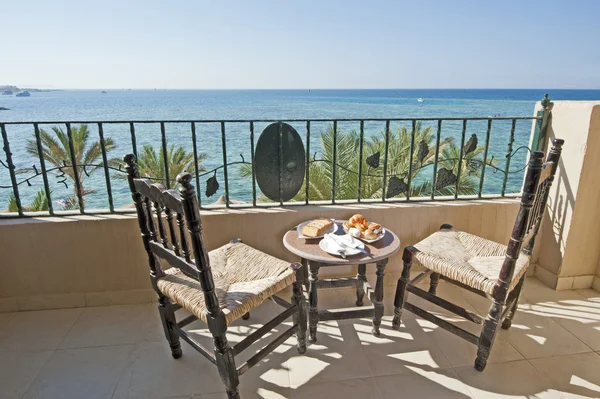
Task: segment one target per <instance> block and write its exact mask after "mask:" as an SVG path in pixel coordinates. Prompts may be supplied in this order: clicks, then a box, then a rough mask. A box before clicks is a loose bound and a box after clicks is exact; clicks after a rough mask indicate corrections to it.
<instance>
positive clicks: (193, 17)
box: [0, 0, 600, 89]
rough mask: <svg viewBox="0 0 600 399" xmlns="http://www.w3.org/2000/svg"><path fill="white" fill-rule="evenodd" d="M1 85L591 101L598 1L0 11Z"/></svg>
mask: <svg viewBox="0 0 600 399" xmlns="http://www.w3.org/2000/svg"><path fill="white" fill-rule="evenodd" d="M0 9H1V15H2V17H1V20H2V24H1V31H2V40H1V41H0V54H1V58H0V84H16V85H21V86H37V87H55V88H173V89H175V88H177V89H232V88H269V89H277V88H578V89H591V88H596V89H597V88H600V73H599V71H600V51H598V46H599V43H600V24H599V23H598V20H597V18H598V15H600V1H595V0H587V1H585V0H573V1H564V0H563V1H553V0H545V1H537V0H536V1H533V0H527V1H512V0H502V1H481V0H446V1H444V0H438V1H436V0H423V1H416V0H412V1H400V0H395V1H394V0H391V1H349V0H346V1H340V0H320V1H308V0H304V1H276V0H272V1H263V0H252V1H226V2H225V1H173V2H169V1H133V0H131V1H127V0H120V1H113V0H103V1H94V2H92V1H81V0H78V1H60V0H57V1H47V0H39V1H28V0H19V1H10V0H2V5H1V7H0Z"/></svg>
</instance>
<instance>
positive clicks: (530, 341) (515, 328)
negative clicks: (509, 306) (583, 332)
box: [500, 306, 592, 359]
mask: <svg viewBox="0 0 600 399" xmlns="http://www.w3.org/2000/svg"><path fill="white" fill-rule="evenodd" d="M500 334H502V335H503V337H505V338H506V339H508V341H509V342H510V343H511V344H512V345H513V346H514V347H515V348H516V349H517V350H518V351H519V352H520V353H521V354H522V355H523V356H525V358H526V359H535V358H541V357H551V356H559V355H569V354H574V353H583V352H590V351H591V350H592V349H591V348H590V347H588V346H587V345H585V344H584V343H583V342H581V341H580V340H579V339H578V338H577V337H575V336H574V335H573V334H571V333H570V332H569V331H567V330H566V329H565V328H563V327H562V326H561V325H560V324H558V323H557V322H555V321H554V320H552V318H551V317H548V316H547V315H543V314H542V315H540V314H539V313H538V312H536V311H535V310H533V309H532V308H531V307H527V306H521V307H520V309H519V312H517V314H516V315H515V318H514V319H513V322H512V327H511V328H510V330H508V331H501V332H500Z"/></svg>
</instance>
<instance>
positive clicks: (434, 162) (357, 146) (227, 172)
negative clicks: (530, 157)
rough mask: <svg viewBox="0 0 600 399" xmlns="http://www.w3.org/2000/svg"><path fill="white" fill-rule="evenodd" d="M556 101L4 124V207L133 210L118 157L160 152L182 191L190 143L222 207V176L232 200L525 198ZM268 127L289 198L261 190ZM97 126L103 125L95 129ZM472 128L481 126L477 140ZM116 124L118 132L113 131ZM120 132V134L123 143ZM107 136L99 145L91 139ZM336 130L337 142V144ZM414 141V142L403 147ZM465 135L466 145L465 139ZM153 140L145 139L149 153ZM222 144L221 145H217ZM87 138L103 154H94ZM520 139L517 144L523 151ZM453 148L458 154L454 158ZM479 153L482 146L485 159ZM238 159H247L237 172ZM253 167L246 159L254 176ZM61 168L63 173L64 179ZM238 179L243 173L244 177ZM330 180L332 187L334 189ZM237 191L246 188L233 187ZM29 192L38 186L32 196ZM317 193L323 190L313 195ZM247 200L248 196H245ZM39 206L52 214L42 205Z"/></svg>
mask: <svg viewBox="0 0 600 399" xmlns="http://www.w3.org/2000/svg"><path fill="white" fill-rule="evenodd" d="M547 104H548V103H547V102H546V104H544V111H543V112H542V113H540V114H538V115H537V116H535V117H481V118H473V117H471V118H460V117H449V118H387V119H385V118H384V119H379V118H378V119H334V120H331V119H310V120H307V119H288V120H270V119H256V120H158V121H155V120H153V121H150V120H131V121H58V122H57V121H38V122H0V130H1V133H2V140H3V144H4V147H3V150H4V155H5V162H4V161H0V163H1V165H2V166H3V167H0V201H1V202H0V211H1V210H2V209H5V208H6V207H7V206H8V208H9V212H7V211H3V212H1V213H0V216H1V217H24V216H40V215H42V216H43V215H68V214H73V213H80V214H84V213H85V214H88V213H89V214H95V213H120V212H132V211H133V209H130V208H127V207H126V205H127V204H128V203H129V197H128V195H127V190H126V184H125V181H124V180H122V181H121V180H120V179H121V178H120V177H119V175H120V174H124V170H123V169H122V168H121V166H119V162H118V161H117V156H118V158H120V157H121V156H122V155H124V154H125V153H129V152H131V153H133V154H134V155H136V157H137V158H138V159H139V160H140V162H145V163H149V162H150V161H152V162H153V164H152V165H153V167H154V170H159V171H160V173H159V174H160V176H157V175H154V176H146V177H148V178H152V179H154V180H156V181H158V182H161V183H162V184H164V185H165V186H166V187H167V188H173V187H172V186H174V185H175V184H176V183H175V180H174V176H172V174H173V172H174V171H173V170H171V169H177V168H179V167H181V165H182V164H181V163H179V164H178V163H177V162H176V161H177V159H175V158H176V156H175V155H176V154H175V155H174V153H175V152H176V151H177V150H178V148H179V146H181V148H182V149H183V153H180V154H179V155H181V154H184V155H185V157H184V158H185V159H187V160H189V161H185V162H183V164H185V166H187V168H188V169H191V171H193V173H194V175H195V184H196V186H197V192H198V197H199V198H198V199H199V204H200V206H201V207H202V208H206V207H211V206H216V205H210V204H208V201H209V199H210V198H211V197H212V196H213V195H215V194H216V193H217V192H219V191H220V190H221V186H220V184H219V179H222V181H223V189H222V191H221V192H222V193H223V197H222V199H223V201H222V204H221V206H223V207H263V206H282V205H284V206H287V205H301V204H315V203H316V204H324V203H330V204H335V203H340V202H343V203H348V202H354V203H361V202H371V201H381V202H388V201H390V202H395V201H433V200H440V201H441V200H457V199H458V200H460V199H477V198H502V197H515V196H518V195H519V192H520V186H521V182H522V173H523V172H522V171H523V169H524V167H525V162H526V157H527V154H526V152H527V151H524V150H525V149H528V148H527V146H528V143H529V142H530V136H531V135H532V134H533V135H534V138H533V142H534V146H536V147H539V146H540V145H542V146H543V142H544V141H543V140H544V138H545V129H546V128H547V125H548V123H547V121H548V117H549V111H548V109H547ZM531 123H533V127H534V129H533V130H532V125H531ZM263 124H278V126H279V132H280V139H279V141H278V143H279V144H278V145H279V149H278V150H277V151H278V153H275V152H274V153H273V156H274V157H277V159H278V162H279V164H278V165H279V166H278V168H279V170H278V171H274V176H275V177H274V178H273V180H272V181H271V182H270V183H272V184H278V185H279V193H280V194H279V198H266V197H265V196H264V195H263V194H262V193H261V192H259V190H257V173H256V167H255V166H256V165H257V162H259V161H260V160H259V159H255V151H256V140H255V136H257V135H258V134H256V135H255V129H257V128H259V130H261V131H262V129H260V126H262V125H263ZM84 125H85V126H86V130H87V132H88V133H87V134H88V135H87V136H86V137H83V136H84V135H83V134H82V133H81V132H80V131H78V130H77V129H79V128H81V127H82V126H84ZM284 125H286V126H287V125H289V126H295V129H296V130H297V131H298V132H299V133H300V135H301V140H302V142H303V145H304V148H302V151H304V153H302V154H301V155H302V159H303V163H304V164H305V165H303V166H302V167H303V168H304V170H303V172H302V179H303V183H302V188H301V189H300V190H298V192H297V193H295V195H294V196H293V199H292V200H289V201H287V200H286V201H284V200H283V197H284V194H285V193H283V191H284V190H283V189H282V187H283V186H282V179H284V178H285V175H284V172H285V168H286V167H289V165H287V166H286V165H283V163H284V159H285V156H286V155H285V154H284V144H283V139H282V138H281V137H283V136H282V135H283V134H284V133H283V130H284ZM342 125H343V126H342ZM424 125H426V126H425V128H424V127H423V126H424ZM46 126H50V127H54V128H56V130H55V131H54V136H53V135H52V133H48V132H47V131H45V130H44V129H43V127H46ZM318 126H321V131H320V136H319V135H315V133H318V130H319V129H318ZM90 127H93V128H94V129H95V130H97V136H95V137H94V138H92V136H93V132H92V130H91V129H92V128H90ZM367 127H368V128H367ZM62 128H64V129H65V130H64V131H62V130H61V129H62ZM518 128H520V130H519V129H518ZM394 129H396V130H395V131H396V132H397V135H396V134H395V133H394ZM403 129H404V130H403ZM469 129H471V131H470V132H471V133H472V134H471V137H470V138H468V139H467V133H468V132H469ZM108 130H110V131H111V132H112V133H110V135H111V136H110V137H109V133H107V131H108ZM13 131H14V132H13ZM156 131H158V132H159V140H160V145H159V146H157V147H158V148H159V151H158V154H157V153H156V152H154V154H155V155H156V156H154V157H153V156H152V155H148V154H147V153H148V152H150V154H152V150H150V147H148V145H149V144H148V143H150V142H151V139H150V136H151V135H152V134H150V133H153V134H154V133H156ZM424 131H426V132H425V133H423V132H424ZM28 132H31V133H28ZM59 132H62V133H59ZM140 132H141V133H142V134H141V135H140ZM327 132H329V133H327ZM403 132H404V133H403ZM61 134H62V136H61ZM327 134H330V136H331V137H328V136H327ZM402 134H404V136H402ZM424 135H425V136H424ZM444 135H446V137H444ZM113 137H116V138H118V139H119V140H118V141H115V140H114V138H113ZM217 137H218V139H217ZM423 137H425V138H423ZM9 138H10V140H9ZM26 138H27V140H26ZM51 139H52V140H54V142H52V141H51ZM96 139H97V142H95V143H92V144H90V141H92V140H96ZM316 139H320V140H321V142H316V141H317V140H316ZM329 139H331V140H332V145H331V146H329V147H328V141H327V140H329ZM404 139H406V145H405V146H404V147H402V148H400V147H401V144H400V142H401V141H402V140H404ZM417 139H419V140H420V141H418V142H417ZM82 140H83V141H85V140H87V142H82ZM11 141H12V142H11ZM232 141H233V143H232ZM382 141H383V142H382ZM244 142H245V143H246V144H243V143H244ZM456 142H460V145H459V147H456ZM502 142H504V144H501V143H502ZM143 143H146V144H144V146H143V148H142V150H141V151H140V144H143ZM348 143H350V144H348ZM402 143H404V142H403V141H402ZM433 143H435V144H433ZM479 143H483V144H482V145H479ZM13 144H14V145H13ZM156 144H158V143H156ZM170 144H171V146H169V145H170ZM219 144H220V147H221V148H220V153H218V152H216V151H215V147H216V146H218V145H219ZM85 145H87V149H88V150H89V151H92V152H93V154H92V155H94V156H92V155H89V156H87V154H88V153H85V154H84V153H83V149H84V148H83V147H84V146H85ZM173 145H177V146H176V147H174V146H173ZM341 145H345V146H348V145H349V146H350V147H349V148H350V149H351V150H352V151H348V148H345V150H344V152H343V153H340V151H341V150H340V146H341ZM431 145H433V148H431ZM56 146H58V147H59V148H55V147H56ZM515 146H517V147H518V148H517V149H514V147H515ZM16 147H18V149H17V148H16ZM153 148H154V147H152V149H153ZM190 148H191V150H190ZM328 148H330V150H328ZM536 149H537V148H536ZM375 150H377V151H375ZM529 150H531V149H529ZM190 151H191V154H190ZM247 151H249V154H248V153H247ZM285 151H290V150H289V149H285ZM452 151H454V155H450V154H453V153H452ZM244 152H246V153H247V156H246V157H247V158H248V161H247V160H246V157H244V154H243V153H244ZM381 152H383V154H381ZM233 153H235V154H237V153H239V155H240V158H241V161H239V160H232V158H231V155H228V154H233ZM356 153H358V154H356ZM475 153H477V154H478V155H477V156H474V155H473V154H475ZM313 154H314V155H313ZM317 154H320V155H321V156H320V157H318V156H317ZM36 155H37V156H36ZM179 155H178V156H179ZM517 155H518V157H517V158H518V164H517V165H515V163H516V162H517V161H515V160H514V159H513V158H515V156H517ZM146 156H148V157H149V158H148V159H146ZM381 156H382V158H383V165H382V166H381V165H380V159H381ZM60 158H62V159H60ZM236 158H237V155H236ZM498 160H500V161H501V162H498ZM186 162H187V163H186ZM38 166H39V168H38ZM145 166H148V165H145ZM205 166H206V167H205ZM234 167H238V168H240V169H239V170H238V172H237V173H236V171H235V170H234ZM243 168H246V169H245V170H246V173H245V174H244V173H242V169H243ZM3 170H4V172H2V171H3ZM96 170H101V171H103V175H104V176H101V177H100V176H98V174H97V173H95V171H96ZM486 170H487V171H488V173H486ZM142 174H144V173H143V168H142ZM490 174H493V175H494V177H493V178H491V177H490V176H491V175H490ZM511 174H514V175H515V176H517V177H516V179H517V180H516V182H514V183H511V184H512V186H511V187H508V186H509V180H510V175H511ZM244 175H245V176H247V177H246V178H247V180H245V179H246V178H244V177H243V176H244ZM52 176H54V178H55V179H56V180H55V181H54V182H53V181H52ZM498 176H499V177H498ZM39 177H41V185H42V188H41V189H39V190H38V193H40V196H41V198H43V197H45V199H44V201H42V206H41V207H40V206H39V205H40V204H39V201H38V203H37V204H36V205H37V206H29V205H27V204H24V199H25V200H30V199H31V198H33V196H34V193H35V191H32V190H35V187H34V183H37V182H36V180H37V179H38V178H39ZM205 177H208V179H207V180H206V182H205V183H204V186H205V187H204V188H205V191H204V193H203V192H202V189H201V187H202V182H203V180H204V178H205ZM90 179H91V180H93V187H91V188H85V187H84V185H83V184H82V183H83V182H84V181H85V183H86V185H87V184H88V180H90ZM232 179H234V180H235V181H234V182H233V183H232ZM465 179H468V187H469V188H468V190H466V194H465V192H461V187H463V186H464V185H465V184H466V183H465ZM489 179H491V180H489ZM259 183H260V182H259ZM37 184H38V185H39V183H37ZM232 184H234V185H233V186H232ZM328 184H330V185H331V186H330V187H328V188H327V189H325V190H324V189H323V188H324V186H326V185H328ZM69 185H71V187H70V186H69ZM317 185H319V186H318V187H317ZM377 185H379V186H380V187H376V186H377ZM102 186H103V187H102ZM57 187H59V188H60V190H59V191H61V192H62V194H60V193H59V194H58V195H57V196H62V197H68V198H67V199H63V200H61V202H60V203H61V206H62V207H63V209H62V210H60V209H57V208H56V198H54V197H55V191H56V190H58V189H57ZM507 187H508V188H507ZM25 188H27V190H25ZM99 189H103V190H104V192H105V194H102V196H104V199H102V204H106V205H107V206H104V205H102V206H100V205H97V204H98V203H100V201H101V198H100V197H99V196H100V194H98V190H99ZM233 189H235V191H236V192H235V193H233V194H234V195H233V196H232V190H233ZM69 190H72V192H69ZM349 190H354V193H355V194H349ZM25 191H28V192H27V193H26V194H25V195H24V192H25ZM315 192H318V193H319V194H318V195H313V193H315ZM67 193H68V194H67ZM92 194H93V195H92ZM203 194H204V195H203ZM115 196H117V197H118V198H117V200H115ZM88 198H93V199H94V201H95V202H94V201H92V200H88ZM239 198H242V200H244V203H240V201H239ZM53 199H54V200H55V203H53ZM5 204H8V205H5ZM40 209H43V211H42V212H39V211H40Z"/></svg>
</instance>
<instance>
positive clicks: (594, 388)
mask: <svg viewBox="0 0 600 399" xmlns="http://www.w3.org/2000/svg"><path fill="white" fill-rule="evenodd" d="M569 383H570V384H571V385H576V386H578V387H583V388H587V389H590V390H592V391H596V392H600V386H598V385H596V384H594V383H591V382H589V381H587V380H584V379H583V378H581V377H577V376H576V375H573V376H571V381H569Z"/></svg>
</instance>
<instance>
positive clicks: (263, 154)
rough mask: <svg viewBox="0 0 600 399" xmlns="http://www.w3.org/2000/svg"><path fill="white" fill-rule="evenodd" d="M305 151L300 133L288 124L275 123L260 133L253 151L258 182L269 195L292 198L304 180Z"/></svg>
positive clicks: (272, 198) (283, 199) (264, 192)
mask: <svg viewBox="0 0 600 399" xmlns="http://www.w3.org/2000/svg"><path fill="white" fill-rule="evenodd" d="M305 167H306V154H305V152H304V144H303V143H302V139H301V138H300V135H299V134H298V132H297V131H296V129H294V128H293V127H291V126H290V125H288V124H287V123H282V124H281V126H280V124H279V123H272V124H270V125H269V126H267V127H266V128H265V130H263V131H262V133H261V134H260V137H259V138H258V141H257V143H256V151H255V153H254V172H255V176H256V183H258V187H259V188H260V190H261V191H262V192H263V194H264V195H266V196H267V198H269V199H271V200H273V201H289V200H291V199H292V198H293V197H294V195H296V194H297V193H298V191H299V190H300V188H301V187H302V182H303V181H304V172H305Z"/></svg>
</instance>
